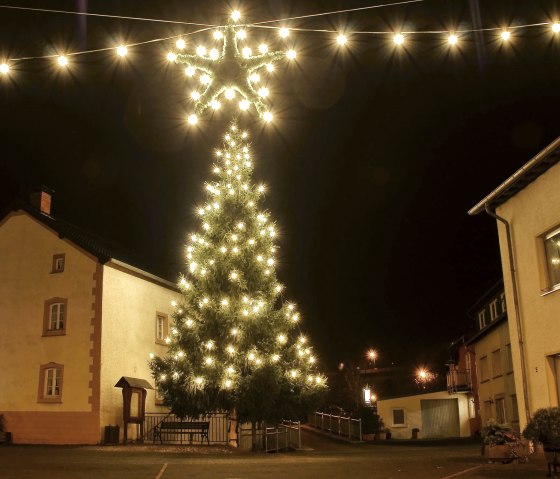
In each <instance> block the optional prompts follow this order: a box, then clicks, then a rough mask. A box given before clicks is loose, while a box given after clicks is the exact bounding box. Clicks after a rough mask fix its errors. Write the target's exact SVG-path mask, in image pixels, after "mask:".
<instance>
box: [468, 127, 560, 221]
mask: <svg viewBox="0 0 560 479" xmlns="http://www.w3.org/2000/svg"><path fill="white" fill-rule="evenodd" d="M558 161H560V137H558V138H556V140H554V141H553V142H552V143H551V144H550V145H548V146H547V147H546V148H545V149H544V150H542V151H540V152H539V153H538V154H537V155H535V156H534V157H533V158H532V159H531V160H529V161H528V162H527V163H525V164H524V165H523V166H522V167H521V168H519V170H517V171H516V172H515V173H514V174H513V175H511V176H510V177H509V178H508V179H507V180H506V181H504V182H503V183H502V184H501V185H500V186H498V187H497V188H496V189H495V190H494V191H492V193H490V194H489V195H487V196H486V197H484V198H483V199H482V200H480V201H479V202H478V203H477V204H476V205H475V206H473V207H472V208H471V209H470V210H469V212H468V213H469V215H471V216H474V215H477V214H478V213H480V212H481V211H484V209H485V205H487V204H488V205H490V206H491V207H492V208H493V209H495V208H496V207H498V206H500V205H501V204H503V203H505V202H506V201H507V200H509V199H510V198H511V197H512V196H515V195H516V194H517V193H519V192H520V191H521V190H522V189H523V188H525V187H526V186H527V185H529V184H530V183H532V182H533V181H534V180H536V179H537V178H538V177H539V176H541V175H542V174H543V173H544V172H545V171H547V170H548V169H549V168H550V167H552V166H554V165H555V164H556V163H558Z"/></svg>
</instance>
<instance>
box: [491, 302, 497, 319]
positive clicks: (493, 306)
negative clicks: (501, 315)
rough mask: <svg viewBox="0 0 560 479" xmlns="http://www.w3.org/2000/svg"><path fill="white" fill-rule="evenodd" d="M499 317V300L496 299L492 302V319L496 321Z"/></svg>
mask: <svg viewBox="0 0 560 479" xmlns="http://www.w3.org/2000/svg"><path fill="white" fill-rule="evenodd" d="M497 317H498V300H497V299H495V300H494V301H492V302H491V303H490V321H494V320H495V319H496V318H497Z"/></svg>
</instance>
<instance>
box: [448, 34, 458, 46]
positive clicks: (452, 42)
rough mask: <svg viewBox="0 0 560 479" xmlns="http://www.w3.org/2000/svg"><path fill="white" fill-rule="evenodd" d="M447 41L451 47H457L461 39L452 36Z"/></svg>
mask: <svg viewBox="0 0 560 479" xmlns="http://www.w3.org/2000/svg"><path fill="white" fill-rule="evenodd" d="M447 41H448V43H449V44H450V45H457V42H458V41H459V39H458V38H457V35H454V34H451V35H449V36H448V37H447Z"/></svg>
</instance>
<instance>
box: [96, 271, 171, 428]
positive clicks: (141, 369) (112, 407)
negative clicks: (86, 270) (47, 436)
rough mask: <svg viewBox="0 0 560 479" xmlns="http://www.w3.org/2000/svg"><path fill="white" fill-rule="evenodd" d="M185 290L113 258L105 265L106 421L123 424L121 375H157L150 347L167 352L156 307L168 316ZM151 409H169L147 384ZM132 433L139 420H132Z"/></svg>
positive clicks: (148, 377)
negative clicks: (160, 341)
mask: <svg viewBox="0 0 560 479" xmlns="http://www.w3.org/2000/svg"><path fill="white" fill-rule="evenodd" d="M179 297H180V294H179V293H178V292H177V291H176V290H175V289H174V288H173V287H171V286H169V285H165V283H163V282H156V281H153V280H151V279H149V278H147V277H142V275H141V274H138V273H135V272H134V271H132V270H129V269H127V268H126V267H123V266H118V265H117V266H115V263H113V262H109V263H107V264H106V265H105V266H104V268H103V330H102V363H101V427H102V428H103V427H104V426H106V425H114V424H119V425H120V426H121V430H122V427H123V418H122V408H123V399H122V390H121V389H118V388H115V387H114V386H115V384H116V382H117V381H118V380H119V379H120V378H121V376H130V377H135V378H140V379H145V380H147V381H148V382H149V383H150V384H152V386H155V385H154V381H153V378H152V375H151V371H150V368H149V366H148V361H149V355H150V353H155V354H156V355H159V356H163V355H165V352H166V350H167V348H166V346H164V345H161V344H156V313H158V312H159V313H164V314H167V315H168V317H169V327H170V328H171V325H172V319H171V309H172V308H171V305H170V303H171V301H172V300H178V299H179ZM146 411H147V412H162V411H167V409H166V408H163V407H162V406H160V405H157V404H156V397H155V391H154V390H148V395H147V398H146ZM128 437H129V438H131V439H134V438H135V437H136V426H129V435H128Z"/></svg>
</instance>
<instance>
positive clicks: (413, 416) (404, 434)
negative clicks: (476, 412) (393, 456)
mask: <svg viewBox="0 0 560 479" xmlns="http://www.w3.org/2000/svg"><path fill="white" fill-rule="evenodd" d="M422 400H446V401H456V402H457V405H458V411H459V435H460V436H461V437H468V436H470V427H469V415H468V414H469V413H468V400H467V395H466V394H451V395H450V394H449V393H448V392H447V391H439V392H433V393H426V394H417V395H414V396H402V397H398V398H390V399H381V400H379V401H378V402H377V412H378V414H379V415H380V416H381V418H382V419H383V421H384V423H385V426H386V427H388V428H389V429H390V430H391V434H392V437H393V438H395V439H410V438H411V437H412V429H414V428H418V429H419V430H420V434H419V437H420V438H422V437H423V425H422V409H421V404H422ZM401 409H404V424H400V423H399V424H395V423H394V421H393V417H394V414H395V413H394V410H401Z"/></svg>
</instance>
